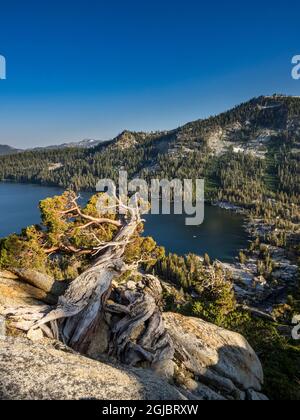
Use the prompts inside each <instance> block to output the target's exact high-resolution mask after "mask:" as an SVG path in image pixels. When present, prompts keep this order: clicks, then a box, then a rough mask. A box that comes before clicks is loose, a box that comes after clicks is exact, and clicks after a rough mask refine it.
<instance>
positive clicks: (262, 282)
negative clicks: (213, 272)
mask: <svg viewBox="0 0 300 420" xmlns="http://www.w3.org/2000/svg"><path fill="white" fill-rule="evenodd" d="M213 205H215V206H218V207H220V208H223V209H225V210H229V211H233V212H236V213H241V214H245V215H247V220H246V222H245V229H246V231H247V232H248V233H249V237H250V238H251V240H255V239H256V238H259V239H260V241H261V242H260V246H261V247H263V248H264V250H265V252H267V253H268V255H269V256H270V261H271V262H272V272H271V273H270V278H269V279H266V278H265V277H264V276H263V275H262V274H261V273H260V272H259V257H260V252H259V251H257V250H249V249H248V250H240V251H241V252H244V253H245V254H246V261H244V262H239V261H236V262H233V263H223V262H221V261H218V263H219V264H220V265H221V266H222V268H223V269H224V270H225V271H226V272H227V273H229V275H230V277H231V278H232V280H233V282H234V289H235V292H236V296H237V298H238V300H239V302H240V303H242V304H244V305H248V304H249V305H251V306H252V307H253V308H255V309H257V310H258V313H261V315H262V317H263V315H266V316H272V315H271V314H272V312H273V309H274V306H275V305H280V304H285V303H286V301H287V296H288V291H289V290H290V289H291V288H293V287H296V286H297V281H298V272H299V268H298V266H297V265H296V264H294V263H293V262H292V261H291V260H290V259H289V258H288V256H287V252H286V250H285V248H283V247H277V246H273V245H270V244H269V242H268V239H267V236H268V235H269V234H271V233H272V231H274V230H275V231H276V228H275V227H274V226H272V225H268V224H267V223H265V222H264V221H263V220H262V219H253V220H251V219H250V217H249V216H248V213H247V210H246V209H243V208H242V207H238V206H235V205H232V204H231V203H227V202H215V203H213ZM286 233H287V235H291V234H292V232H289V231H288V232H286ZM236 259H237V260H238V257H236Z"/></svg>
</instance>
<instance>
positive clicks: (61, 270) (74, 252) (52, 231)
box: [0, 191, 164, 280]
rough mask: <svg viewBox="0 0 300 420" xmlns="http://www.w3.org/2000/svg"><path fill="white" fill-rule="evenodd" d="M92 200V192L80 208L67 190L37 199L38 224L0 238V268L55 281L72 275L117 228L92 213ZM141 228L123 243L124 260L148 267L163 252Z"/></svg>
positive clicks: (108, 216) (107, 216) (110, 216)
mask: <svg viewBox="0 0 300 420" xmlns="http://www.w3.org/2000/svg"><path fill="white" fill-rule="evenodd" d="M98 198H99V195H95V196H93V197H92V198H91V199H90V201H89V202H88V203H87V205H86V206H85V207H84V208H83V209H80V208H79V207H77V204H76V200H75V199H76V196H75V194H74V193H73V192H71V191H67V192H65V193H64V194H62V195H61V196H56V197H53V198H47V199H45V200H43V201H41V203H40V210H41V220H42V223H41V225H37V226H30V227H28V228H26V229H23V231H22V233H21V234H20V235H11V236H8V237H7V238H5V239H2V240H1V241H0V269H9V268H28V269H35V270H37V271H39V272H42V273H47V274H49V275H51V276H53V277H55V278H56V279H57V280H63V279H74V278H75V277H77V276H78V275H79V274H80V273H81V272H82V271H83V270H85V269H86V268H87V267H88V265H89V264H90V263H91V262H92V260H93V258H94V257H95V256H96V254H95V249H96V248H97V247H99V243H102V244H105V243H106V242H109V241H111V240H113V238H114V236H115V235H116V234H117V232H118V229H119V228H118V227H117V226H115V225H113V224H111V223H110V222H109V221H110V220H111V221H115V219H116V215H113V214H105V211H104V214H101V212H100V213H99V212H98V209H97V207H96V205H97V200H98ZM85 216H88V217H93V218H99V217H103V216H105V218H106V219H108V221H107V222H105V223H97V222H95V223H91V222H90V220H89V219H88V220H86V219H85ZM142 230H143V226H142V225H140V226H139V228H138V229H137V232H136V233H135V235H134V237H133V238H132V241H131V242H130V243H129V244H128V246H127V248H126V250H125V261H126V262H128V263H135V262H138V261H140V262H141V263H144V264H146V266H147V268H150V267H151V266H153V265H154V264H155V263H156V261H157V259H159V258H161V257H162V256H163V255H164V250H163V248H160V247H158V246H157V245H156V243H155V241H154V240H153V239H152V238H144V237H141V233H142Z"/></svg>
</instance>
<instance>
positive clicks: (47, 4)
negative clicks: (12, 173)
mask: <svg viewBox="0 0 300 420" xmlns="http://www.w3.org/2000/svg"><path fill="white" fill-rule="evenodd" d="M299 16H300V3H299V1H298V2H296V1H285V2H280V4H279V3H278V4H276V3H275V2H271V1H257V0H254V1H251V2H243V3H242V2H236V1H227V2H225V1H224V0H223V1H209V2H208V1H207V2H204V1H199V0H198V1H196V0H185V1H177V0H173V1H169V0H165V1H162V0H161V1H157V0H151V1H147V0H146V1H143V2H142V1H130V0H128V1H118V0H117V1H110V2H108V1H102V0H98V1H96V0H85V1H83V0H73V1H72V2H70V1H67V0H64V1H63V0H60V1H57V0H52V1H44V2H41V1H35V0H28V1H26V2H21V1H20V0H19V1H16V0H11V1H9V2H6V3H2V4H1V8H0V54H1V55H4V56H5V57H6V61H7V80H5V81H3V80H0V143H1V144H9V145H13V146H17V147H32V146H38V145H48V144H55V143H62V142H65V141H73V140H81V139H83V138H96V139H108V138H111V137H113V136H115V135H116V134H118V133H119V132H120V131H122V130H123V129H131V130H157V129H170V128H175V127H177V126H179V125H181V124H183V123H185V122H188V121H191V120H194V119H198V118H203V117H206V116H209V115H212V114H216V113H219V112H221V111H223V110H226V109H228V108H229V107H232V106H233V105H236V104H238V103H239V102H241V101H244V100H248V99H250V98H251V97H253V96H258V95H261V94H273V93H274V92H279V93H287V94H293V95H300V81H294V80H292V78H291V69H292V65H291V59H292V57H293V56H294V55H296V54H300V40H299V39H300V37H299V22H298V20H299Z"/></svg>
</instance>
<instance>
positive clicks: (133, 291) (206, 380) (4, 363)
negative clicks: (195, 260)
mask: <svg viewBox="0 0 300 420" xmlns="http://www.w3.org/2000/svg"><path fill="white" fill-rule="evenodd" d="M6 277H8V275H6ZM2 281H3V282H4V279H3V278H2ZM7 281H9V282H13V284H14V287H11V286H12V285H11V284H10V283H7ZM5 282H6V283H5V288H4V287H2V289H1V281H0V293H3V292H5V290H6V295H5V294H3V295H2V297H1V299H2V306H4V307H7V306H12V307H17V308H18V307H20V306H27V305H28V304H29V303H30V304H31V308H32V309H34V306H35V305H38V307H39V306H40V305H41V302H40V299H41V298H42V297H39V295H38V294H37V291H39V293H44V292H42V291H41V290H40V289H37V288H34V287H33V286H30V285H26V284H25V283H24V282H22V281H20V280H17V279H12V278H11V279H5ZM25 286H26V290H25V289H24V287H25ZM11 294H13V295H14V296H13V298H12V297H11ZM160 295H161V286H160V283H159V281H158V279H156V278H155V277H153V276H145V278H144V279H143V281H142V282H140V283H138V284H136V283H134V282H129V283H128V284H127V285H123V286H120V285H115V291H114V293H113V294H112V297H113V298H115V299H116V302H119V303H116V302H113V301H111V300H109V301H108V302H107V305H106V310H108V312H107V313H106V314H105V315H104V316H103V318H101V319H99V320H98V321H99V324H98V328H97V329H95V330H94V332H93V335H92V338H93V339H92V345H91V346H89V347H88V351H86V352H85V353H84V354H85V355H86V356H89V357H90V358H92V359H94V360H91V359H90V358H87V357H83V356H80V355H79V354H78V353H75V352H74V351H73V350H71V349H70V348H68V347H65V346H64V345H62V344H61V343H60V342H57V341H53V340H52V341H51V340H46V339H43V333H42V331H41V330H39V329H37V330H31V331H30V334H28V338H30V339H31V340H33V341H34V343H33V342H31V341H29V340H28V339H25V338H22V337H18V338H13V337H7V339H6V340H4V341H1V340H0V371H1V372H3V373H2V376H1V377H0V390H1V398H8V399H9V398H11V399H27V398H29V399H39V398H42V399H43V398H46V399H57V398H59V399H70V398H71V399H83V398H96V399H149V398H152V399H182V398H186V399H191V400H232V399H233V400H253V399H254V400H263V399H266V397H265V396H264V395H262V394H261V393H260V392H261V387H262V384H263V371H262V367H261V364H260V362H259V360H258V358H257V356H256V354H255V352H254V351H253V350H252V348H251V347H250V345H249V344H248V342H247V341H246V340H245V339H244V338H243V337H242V336H241V335H239V334H236V333H233V332H230V331H227V330H224V329H222V328H219V327H217V326H215V325H212V324H210V323H207V322H205V321H203V320H200V319H198V318H191V317H185V316H182V315H179V314H175V313H163V314H161V312H160V310H159V307H160ZM43 296H44V295H43ZM121 296H123V297H124V299H123V300H122V299H121ZM125 296H126V298H125ZM117 298H118V299H117ZM120 299H121V300H120ZM126 299H129V301H130V302H131V306H130V307H131V308H132V310H133V313H134V317H133V318H132V317H131V316H130V315H129V312H128V310H127V306H126ZM0 302H1V300H0ZM156 305H158V306H156ZM133 308H134V309H133ZM151 308H152V309H151ZM1 313H2V314H5V310H4V311H2V310H1V304H0V315H1ZM110 313H111V314H112V315H110ZM8 331H9V332H11V324H9V329H8ZM116 343H117V344H118V346H116V345H115V344H116ZM112 349H118V352H117V353H116V352H115V351H112ZM103 360H108V361H109V363H108V364H104V363H103V362H102V361H103ZM118 360H119V361H120V360H121V361H122V363H124V364H122V365H121V364H120V363H119V362H118ZM112 363H113V364H112ZM125 364H127V365H128V364H133V365H136V366H138V368H128V366H125ZM140 367H143V369H142V368H140ZM150 367H151V370H150Z"/></svg>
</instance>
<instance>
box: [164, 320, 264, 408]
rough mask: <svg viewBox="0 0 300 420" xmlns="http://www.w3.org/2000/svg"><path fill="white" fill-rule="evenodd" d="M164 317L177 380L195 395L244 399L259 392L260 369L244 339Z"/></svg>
mask: <svg viewBox="0 0 300 420" xmlns="http://www.w3.org/2000/svg"><path fill="white" fill-rule="evenodd" d="M163 317H164V321H165V326H166V329H167V331H168V333H169V334H170V336H171V338H172V340H173V342H174V343H175V348H176V355H175V363H176V364H177V366H178V370H177V380H178V381H179V382H181V384H182V386H183V387H184V388H186V389H187V390H189V391H190V392H192V393H193V394H194V396H199V397H201V398H204V399H216V395H218V397H219V398H221V397H223V398H224V399H238V400H240V399H242V400H243V399H247V398H248V395H250V394H251V395H252V394H254V391H256V393H257V392H259V391H260V390H261V386H262V384H263V370H262V366H261V363H260V361H259V359H258V357H257V356H256V354H255V352H254V351H253V349H252V348H251V347H250V345H249V344H248V342H247V341H246V340H245V338H244V337H242V336H241V335H239V334H236V333H234V332H231V331H227V330H224V329H222V328H219V327H217V326H215V325H213V324H209V323H207V322H205V321H202V320H201V319H196V318H190V317H184V316H182V315H178V314H174V313H165V314H164V316H163ZM187 355H189V357H187ZM191 375H192V380H191ZM204 386H205V387H204ZM249 393H250V394H249Z"/></svg>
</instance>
